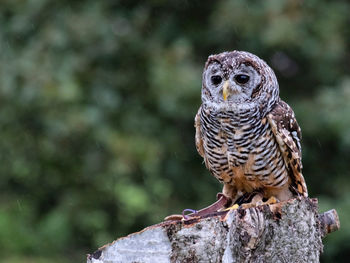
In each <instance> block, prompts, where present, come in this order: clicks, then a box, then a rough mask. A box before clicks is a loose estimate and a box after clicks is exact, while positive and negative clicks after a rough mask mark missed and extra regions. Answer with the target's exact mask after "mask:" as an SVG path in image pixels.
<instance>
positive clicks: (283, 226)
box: [87, 198, 339, 263]
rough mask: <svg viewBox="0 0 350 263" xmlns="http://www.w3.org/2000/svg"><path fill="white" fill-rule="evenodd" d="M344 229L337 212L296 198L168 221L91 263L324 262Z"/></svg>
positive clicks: (99, 254)
mask: <svg viewBox="0 0 350 263" xmlns="http://www.w3.org/2000/svg"><path fill="white" fill-rule="evenodd" d="M338 229H339V219H338V215H337V213H336V211H335V210H330V211H328V212H325V213H323V214H318V205H317V199H309V198H296V199H291V200H288V201H285V202H280V203H277V204H272V205H262V206H257V207H253V208H248V209H241V208H239V209H237V210H231V211H229V212H216V213H214V214H211V215H207V216H205V217H204V218H203V217H200V218H199V217H198V218H191V219H189V220H182V221H166V222H162V223H160V224H157V225H154V226H150V227H147V228H145V229H144V230H142V231H140V232H137V233H133V234H130V235H129V236H127V237H123V238H120V239H118V240H116V241H114V242H113V243H111V244H108V245H105V246H103V247H101V248H100V249H98V250H97V251H96V252H94V253H92V254H90V255H88V258H87V262H88V263H102V262H103V263H112V262H113V263H121V262H123V263H127V262H130V263H131V262H133V263H136V262H137V263H141V262H142V263H143V262H145V263H146V262H150V263H151V262H152V263H153V262H157V263H162V262H225V263H231V262H288V263H291V262H319V258H320V254H321V253H322V251H323V245H322V238H323V237H324V236H325V235H327V234H328V233H330V232H333V231H335V230H338Z"/></svg>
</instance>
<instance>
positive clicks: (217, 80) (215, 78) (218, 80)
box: [210, 75, 222, 85]
mask: <svg viewBox="0 0 350 263" xmlns="http://www.w3.org/2000/svg"><path fill="white" fill-rule="evenodd" d="M210 80H211V83H213V84H214V85H219V84H220V83H221V81H222V77H221V76H219V75H214V76H212V77H211V78H210Z"/></svg>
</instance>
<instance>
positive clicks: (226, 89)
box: [222, 80, 230, 101]
mask: <svg viewBox="0 0 350 263" xmlns="http://www.w3.org/2000/svg"><path fill="white" fill-rule="evenodd" d="M228 86H229V82H228V80H226V81H225V82H224V86H223V89H222V96H223V98H224V101H226V100H227V97H228V95H229V93H230V91H229V88H228Z"/></svg>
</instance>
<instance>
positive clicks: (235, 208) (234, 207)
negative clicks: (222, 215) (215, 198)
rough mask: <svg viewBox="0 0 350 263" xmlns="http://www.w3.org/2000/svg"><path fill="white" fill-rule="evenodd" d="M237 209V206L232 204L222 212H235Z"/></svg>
mask: <svg viewBox="0 0 350 263" xmlns="http://www.w3.org/2000/svg"><path fill="white" fill-rule="evenodd" d="M238 208H239V205H238V204H234V205H233V206H231V207H229V208H226V209H224V210H223V211H230V210H237V209H238Z"/></svg>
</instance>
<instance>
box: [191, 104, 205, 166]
mask: <svg viewBox="0 0 350 263" xmlns="http://www.w3.org/2000/svg"><path fill="white" fill-rule="evenodd" d="M201 111H202V106H201V107H199V109H198V112H197V114H196V117H195V118H194V127H195V128H196V148H197V151H198V153H199V154H200V156H202V157H203V158H204V160H205V159H206V158H205V153H204V147H203V135H202V132H201Z"/></svg>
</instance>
